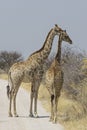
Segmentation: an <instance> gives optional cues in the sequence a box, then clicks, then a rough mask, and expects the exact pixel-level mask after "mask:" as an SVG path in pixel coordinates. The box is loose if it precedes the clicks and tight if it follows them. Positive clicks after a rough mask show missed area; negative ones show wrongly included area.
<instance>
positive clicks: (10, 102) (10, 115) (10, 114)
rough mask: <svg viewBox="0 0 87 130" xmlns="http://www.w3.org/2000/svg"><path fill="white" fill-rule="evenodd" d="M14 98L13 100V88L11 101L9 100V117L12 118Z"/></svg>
mask: <svg viewBox="0 0 87 130" xmlns="http://www.w3.org/2000/svg"><path fill="white" fill-rule="evenodd" d="M12 98H13V88H12V89H11V91H10V100H9V117H12V116H13V115H12V112H11V106H12Z"/></svg>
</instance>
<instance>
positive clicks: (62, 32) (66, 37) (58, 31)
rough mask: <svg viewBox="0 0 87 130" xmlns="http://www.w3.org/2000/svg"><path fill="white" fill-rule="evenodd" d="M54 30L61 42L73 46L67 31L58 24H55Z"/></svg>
mask: <svg viewBox="0 0 87 130" xmlns="http://www.w3.org/2000/svg"><path fill="white" fill-rule="evenodd" d="M54 30H55V32H56V34H57V35H59V39H60V40H61V41H65V42H68V43H69V44H72V40H71V39H70V37H69V35H68V34H67V32H66V30H62V29H61V28H60V27H59V26H58V25H57V24H55V27H54Z"/></svg>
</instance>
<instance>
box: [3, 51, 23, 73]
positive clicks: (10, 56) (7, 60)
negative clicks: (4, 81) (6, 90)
mask: <svg viewBox="0 0 87 130" xmlns="http://www.w3.org/2000/svg"><path fill="white" fill-rule="evenodd" d="M22 60H23V57H22V55H21V54H20V53H18V52H16V51H15V52H7V51H2V52H0V69H2V70H4V71H5V72H8V70H9V68H10V67H11V66H12V64H14V63H16V62H19V61H22Z"/></svg>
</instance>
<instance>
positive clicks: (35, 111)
mask: <svg viewBox="0 0 87 130" xmlns="http://www.w3.org/2000/svg"><path fill="white" fill-rule="evenodd" d="M34 117H35V118H37V117H38V114H37V92H35V96H34Z"/></svg>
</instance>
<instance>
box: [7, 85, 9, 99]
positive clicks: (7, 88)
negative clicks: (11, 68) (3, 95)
mask: <svg viewBox="0 0 87 130" xmlns="http://www.w3.org/2000/svg"><path fill="white" fill-rule="evenodd" d="M7 97H8V98H9V97H10V86H9V85H7Z"/></svg>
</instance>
